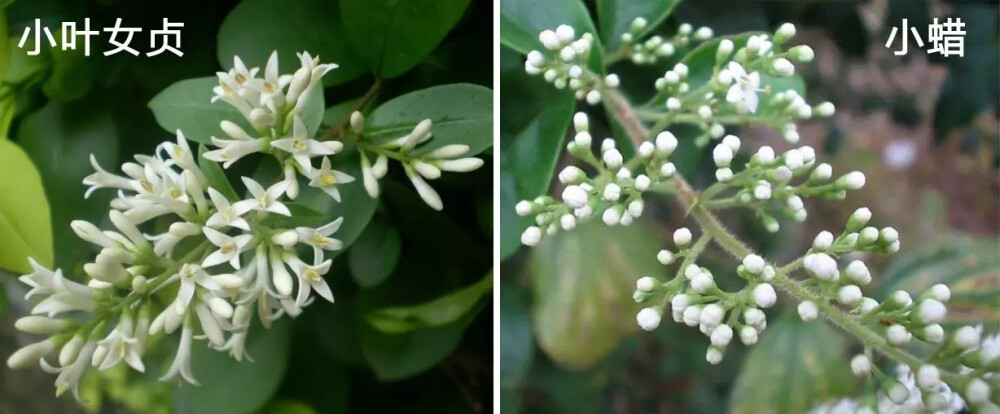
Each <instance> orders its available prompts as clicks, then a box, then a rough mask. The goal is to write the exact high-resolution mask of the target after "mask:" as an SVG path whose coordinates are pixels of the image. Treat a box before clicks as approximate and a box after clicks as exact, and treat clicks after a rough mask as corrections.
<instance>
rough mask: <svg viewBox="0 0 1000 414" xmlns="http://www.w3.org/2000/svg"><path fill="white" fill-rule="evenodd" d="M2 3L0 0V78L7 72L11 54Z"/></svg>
mask: <svg viewBox="0 0 1000 414" xmlns="http://www.w3.org/2000/svg"><path fill="white" fill-rule="evenodd" d="M3 3H4V2H3V1H0V79H3V78H4V75H5V74H7V67H8V66H10V54H11V42H10V38H9V37H7V33H8V32H9V28H8V25H7V12H5V11H4V9H3V7H4V6H6V4H3Z"/></svg>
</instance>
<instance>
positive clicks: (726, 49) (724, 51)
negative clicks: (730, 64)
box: [715, 39, 734, 61]
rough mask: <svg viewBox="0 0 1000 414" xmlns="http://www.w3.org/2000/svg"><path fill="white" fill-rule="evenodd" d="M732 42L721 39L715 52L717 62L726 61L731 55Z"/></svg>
mask: <svg viewBox="0 0 1000 414" xmlns="http://www.w3.org/2000/svg"><path fill="white" fill-rule="evenodd" d="M733 47H734V45H733V41H732V40H729V39H722V41H720V42H719V48H718V49H716V51H715V59H716V60H718V61H723V60H726V58H728V57H729V55H730V54H731V53H733Z"/></svg>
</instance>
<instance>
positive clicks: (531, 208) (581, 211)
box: [515, 112, 677, 246]
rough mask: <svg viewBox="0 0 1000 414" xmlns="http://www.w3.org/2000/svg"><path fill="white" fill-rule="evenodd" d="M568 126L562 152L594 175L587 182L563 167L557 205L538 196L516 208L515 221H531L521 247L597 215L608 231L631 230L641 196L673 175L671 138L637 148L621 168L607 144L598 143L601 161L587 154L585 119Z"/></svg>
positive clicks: (576, 171)
mask: <svg viewBox="0 0 1000 414" xmlns="http://www.w3.org/2000/svg"><path fill="white" fill-rule="evenodd" d="M573 123H574V128H575V130H576V135H575V136H574V138H573V140H572V141H571V142H570V143H569V144H568V145H567V150H568V151H569V152H570V154H572V155H574V156H576V157H577V158H579V159H580V160H582V161H584V162H586V163H588V164H589V165H590V166H591V167H593V168H594V169H596V170H597V171H598V172H599V173H598V174H597V176H596V177H595V178H590V177H588V176H587V173H586V172H585V171H584V170H582V169H580V168H579V167H575V166H568V167H566V168H564V169H563V170H562V171H561V172H560V173H559V182H561V183H562V184H564V185H565V186H566V187H565V188H563V191H562V196H561V200H556V199H554V198H552V197H548V196H542V197H538V198H536V199H535V200H531V201H529V200H524V201H521V202H519V203H518V204H517V205H516V206H515V208H516V210H517V214H518V215H521V216H529V215H534V216H535V226H531V227H529V228H528V229H527V230H525V231H524V233H523V234H522V235H521V242H522V243H524V244H526V245H528V246H534V245H536V244H538V241H539V240H540V239H541V237H542V233H543V232H544V233H545V234H550V235H551V234H555V233H556V232H557V231H559V229H560V228H561V229H563V230H571V229H573V228H574V227H576V222H577V220H585V219H588V218H590V217H591V216H592V215H594V214H595V213H599V214H600V216H601V220H602V221H604V223H605V224H607V225H609V226H615V225H619V224H620V225H623V226H627V225H629V224H632V222H633V221H634V220H635V219H636V218H639V217H640V216H641V215H642V212H643V209H644V207H645V203H644V202H643V200H642V195H643V193H645V192H646V191H647V190H649V189H650V188H651V186H652V185H653V184H654V183H656V182H660V181H663V180H664V179H668V178H670V177H671V176H673V174H674V172H675V171H676V167H674V164H673V163H671V162H669V161H667V159H668V158H669V157H670V155H671V154H672V153H673V152H674V149H676V148H677V138H676V137H674V135H673V134H671V133H670V132H663V133H661V134H660V135H659V136H657V138H656V140H655V144H654V143H653V142H646V143H644V144H643V145H642V146H640V147H639V150H638V151H639V156H638V157H637V158H635V159H634V160H632V161H630V162H629V164H628V165H626V163H625V161H624V159H623V157H622V153H621V152H620V151H619V150H618V149H617V147H616V144H615V141H614V140H613V139H611V138H605V139H604V140H603V141H602V142H601V148H600V158H598V157H597V155H595V154H594V153H593V152H592V151H591V143H592V141H593V138H592V137H591V135H590V131H589V120H588V118H587V114H585V113H583V112H578V113H577V114H576V115H574V117H573ZM639 167H642V168H643V169H644V170H645V171H646V172H645V173H644V174H636V175H633V173H632V169H633V168H639Z"/></svg>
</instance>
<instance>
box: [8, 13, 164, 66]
mask: <svg viewBox="0 0 1000 414" xmlns="http://www.w3.org/2000/svg"><path fill="white" fill-rule="evenodd" d="M183 27H184V23H183V22H171V21H170V20H169V19H167V18H163V27H162V28H161V29H153V30H150V31H149V51H147V52H146V56H150V57H152V56H158V55H161V54H163V53H164V52H170V53H173V54H174V55H176V56H178V57H181V56H184V52H182V51H181V30H180V29H182V28H183ZM61 28H62V36H60V37H61V39H60V40H61V42H60V43H56V37H55V36H53V34H52V31H51V30H50V29H49V28H48V27H42V22H41V19H35V24H34V27H32V26H28V27H25V28H24V33H23V34H22V35H21V40H20V42H18V44H17V47H18V48H20V49H24V48H25V47H26V45H27V46H28V47H33V48H32V49H31V50H28V51H27V53H28V55H30V56H37V55H38V54H39V53H41V50H42V41H43V40H48V43H49V45H50V46H51V47H57V46H59V47H61V48H62V50H77V47H78V45H77V40H78V38H79V37H81V36H82V37H83V54H84V56H90V51H91V47H90V45H91V41H92V39H91V38H92V37H95V36H96V37H100V35H101V32H102V31H103V32H106V33H107V34H108V45H110V46H111V47H110V48H108V49H107V50H105V51H104V52H103V54H104V56H111V55H114V54H117V53H119V52H125V53H128V54H130V55H132V56H139V54H140V52H139V50H138V49H135V48H133V47H132V46H131V45H132V40H133V38H134V37H135V34H136V33H141V32H142V31H143V29H142V28H141V27H128V26H124V25H123V24H122V19H121V18H120V17H119V18H117V19H115V24H114V26H110V27H104V28H103V29H101V30H96V29H91V22H90V18H89V17H88V18H86V19H83V28H82V29H80V28H79V27H78V26H77V22H62V25H61ZM32 35H33V36H34V39H33V40H34V42H33V44H32V45H28V39H29V38H30V37H31V36H32ZM43 35H44V39H43Z"/></svg>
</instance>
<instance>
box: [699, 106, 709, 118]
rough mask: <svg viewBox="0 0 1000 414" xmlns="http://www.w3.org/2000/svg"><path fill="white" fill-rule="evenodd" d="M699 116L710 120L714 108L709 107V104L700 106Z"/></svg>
mask: <svg viewBox="0 0 1000 414" xmlns="http://www.w3.org/2000/svg"><path fill="white" fill-rule="evenodd" d="M698 116H700V117H701V119H704V120H708V119H709V118H711V117H712V108H709V107H708V105H702V106H700V107H698Z"/></svg>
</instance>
